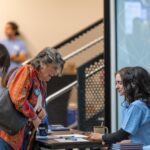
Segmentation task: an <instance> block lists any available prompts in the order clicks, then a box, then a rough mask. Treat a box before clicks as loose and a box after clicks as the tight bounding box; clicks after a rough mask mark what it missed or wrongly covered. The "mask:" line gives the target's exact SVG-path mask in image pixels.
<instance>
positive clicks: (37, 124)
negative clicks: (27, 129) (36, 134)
mask: <svg viewBox="0 0 150 150" xmlns="http://www.w3.org/2000/svg"><path fill="white" fill-rule="evenodd" d="M32 122H33V125H34V128H35V129H37V128H38V127H39V125H40V124H41V119H40V118H39V117H37V118H36V119H34V120H32Z"/></svg>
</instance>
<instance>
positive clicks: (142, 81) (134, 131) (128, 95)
mask: <svg viewBox="0 0 150 150" xmlns="http://www.w3.org/2000/svg"><path fill="white" fill-rule="evenodd" d="M116 89H117V91H118V93H119V94H120V95H121V96H124V98H125V100H124V102H123V103H122V125H121V128H120V129H119V130H118V131H116V132H114V133H111V134H99V133H92V134H91V135H90V136H89V139H91V140H101V141H102V143H103V142H104V143H106V144H112V143H116V142H121V141H122V143H124V141H123V140H126V139H129V141H130V143H139V144H143V145H144V146H146V145H150V140H149V139H150V75H149V73H148V72H147V71H146V70H145V69H144V68H142V67H127V68H123V69H121V70H119V71H118V72H117V73H116Z"/></svg>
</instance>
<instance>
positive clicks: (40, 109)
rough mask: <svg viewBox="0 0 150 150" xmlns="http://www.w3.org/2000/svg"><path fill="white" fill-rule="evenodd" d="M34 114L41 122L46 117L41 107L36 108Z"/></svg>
mask: <svg viewBox="0 0 150 150" xmlns="http://www.w3.org/2000/svg"><path fill="white" fill-rule="evenodd" d="M36 112H37V115H38V117H39V118H40V119H41V120H43V119H44V118H45V117H46V111H45V109H44V108H43V107H41V108H38V109H37V111H36Z"/></svg>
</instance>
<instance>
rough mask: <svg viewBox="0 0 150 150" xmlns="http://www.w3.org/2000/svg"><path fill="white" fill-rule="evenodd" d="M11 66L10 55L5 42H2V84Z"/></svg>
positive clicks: (0, 46)
mask: <svg viewBox="0 0 150 150" xmlns="http://www.w3.org/2000/svg"><path fill="white" fill-rule="evenodd" d="M9 66H10V56H9V53H8V51H7V49H6V47H5V46H4V45H3V44H0V76H1V77H2V82H1V84H2V86H3V84H4V78H5V76H6V74H7V71H8V68H9Z"/></svg>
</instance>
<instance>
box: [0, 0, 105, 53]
mask: <svg viewBox="0 0 150 150" xmlns="http://www.w3.org/2000/svg"><path fill="white" fill-rule="evenodd" d="M102 17H103V0H0V38H4V33H3V30H4V26H5V23H6V22H8V21H16V22H17V23H18V24H19V26H20V30H21V33H22V34H23V36H24V38H25V40H26V42H27V44H28V48H29V51H30V53H31V54H32V55H35V54H36V53H37V52H38V51H40V50H41V49H42V48H43V47H45V46H53V45H55V44H57V43H58V42H60V41H62V40H63V39H65V38H67V37H68V36H70V35H72V34H74V33H75V32H77V31H79V30H80V29H82V28H84V27H86V26H87V25H89V24H91V23H93V22H95V21H96V20H98V19H100V18H102Z"/></svg>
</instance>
